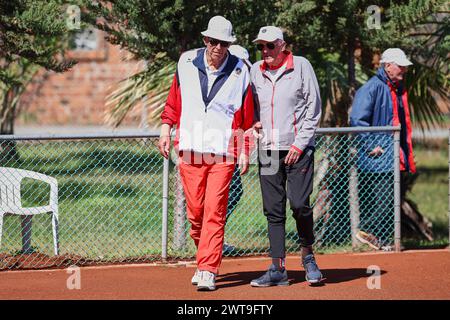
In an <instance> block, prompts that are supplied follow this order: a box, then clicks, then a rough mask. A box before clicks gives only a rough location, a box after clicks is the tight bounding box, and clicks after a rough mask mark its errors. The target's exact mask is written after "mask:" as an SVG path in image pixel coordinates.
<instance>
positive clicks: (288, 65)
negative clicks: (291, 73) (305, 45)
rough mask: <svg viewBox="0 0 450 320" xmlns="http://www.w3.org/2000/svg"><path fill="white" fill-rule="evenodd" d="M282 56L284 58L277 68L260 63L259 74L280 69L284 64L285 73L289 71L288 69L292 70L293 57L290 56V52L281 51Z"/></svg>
mask: <svg viewBox="0 0 450 320" xmlns="http://www.w3.org/2000/svg"><path fill="white" fill-rule="evenodd" d="M283 53H284V54H286V56H285V58H284V59H283V61H281V63H280V64H279V65H278V66H273V67H270V66H268V65H267V63H265V62H264V61H263V63H261V64H260V65H259V68H260V69H261V72H263V73H264V72H265V71H266V70H268V69H269V70H274V69H278V68H280V67H281V66H282V65H283V64H285V63H286V71H287V70H290V69H294V56H293V55H292V52H290V51H288V50H284V51H283Z"/></svg>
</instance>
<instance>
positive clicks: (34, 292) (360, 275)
mask: <svg viewBox="0 0 450 320" xmlns="http://www.w3.org/2000/svg"><path fill="white" fill-rule="evenodd" d="M316 260H317V262H318V264H319V266H320V268H321V270H322V273H323V275H324V277H325V279H324V281H323V282H322V285H321V286H318V287H311V286H309V285H308V283H307V282H306V281H305V273H304V271H303V268H302V267H301V266H300V262H299V258H298V257H297V256H288V257H287V259H286V268H287V270H288V276H289V279H290V286H287V287H270V288H253V287H251V286H250V285H249V283H250V281H251V280H252V279H254V278H257V277H259V276H260V275H261V274H262V273H263V272H265V270H266V269H267V267H268V265H269V263H270V260H269V258H267V257H251V258H224V260H223V263H222V266H221V269H220V274H219V275H218V277H217V282H216V284H217V290H216V291H214V292H197V291H196V287H195V286H193V285H191V284H190V279H191V277H192V275H193V273H194V271H195V267H196V266H195V263H178V264H170V265H161V264H136V265H113V266H99V267H81V268H79V271H75V272H74V271H70V270H68V269H52V270H20V271H1V272H0V299H3V300H11V299H12V300H21V299H27V300H28V299H30V300H36V299H39V300H47V299H52V300H60V299H69V300H70V299H87V300H91V299H100V300H111V299H127V300H134V299H144V300H210V299H211V300H240V301H241V300H316V299H332V300H335V299H344V300H348V299H352V300H353V299H358V300H359V299H363V300H367V299H369V300H379V299H383V300H385V299H400V300H415V299H425V300H437V299H439V300H442V299H443V300H450V251H449V250H448V249H443V250H422V251H405V252H401V253H392V252H386V253H384V252H371V253H354V254H326V255H317V256H316ZM371 270H372V271H371ZM377 270H378V272H379V273H378V274H379V276H377Z"/></svg>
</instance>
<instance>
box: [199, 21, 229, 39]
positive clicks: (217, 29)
mask: <svg viewBox="0 0 450 320" xmlns="http://www.w3.org/2000/svg"><path fill="white" fill-rule="evenodd" d="M202 35H204V36H205V37H210V38H214V39H217V40H222V41H226V42H234V41H236V37H235V36H234V35H233V26H232V25H231V22H230V21H228V20H227V19H225V18H224V17H222V16H214V17H212V18H211V19H209V23H208V29H207V30H205V31H203V32H202Z"/></svg>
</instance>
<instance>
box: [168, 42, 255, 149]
mask: <svg viewBox="0 0 450 320" xmlns="http://www.w3.org/2000/svg"><path fill="white" fill-rule="evenodd" d="M205 50H206V49H205V48H202V49H195V50H191V51H187V52H185V53H183V54H182V55H181V57H180V59H179V61H178V65H177V72H176V74H175V76H174V78H173V81H172V86H171V88H170V91H169V96H168V97H167V101H166V105H165V107H164V111H163V113H162V114H161V122H162V123H166V124H169V125H170V126H176V128H177V131H176V138H175V141H174V146H175V148H176V150H177V151H178V152H180V151H193V152H198V153H210V154H215V155H223V156H233V157H234V158H236V157H237V156H238V154H239V153H240V152H241V151H242V149H243V147H244V141H243V133H244V131H245V130H247V129H249V128H250V127H251V126H252V124H253V113H254V107H253V95H252V90H251V87H250V74H249V70H248V68H247V67H246V66H245V65H244V63H243V62H242V60H240V59H238V58H237V57H235V56H233V55H231V54H230V53H228V54H229V57H228V61H227V64H226V65H225V67H224V68H223V70H222V71H221V72H220V74H219V76H218V77H217V79H216V81H215V82H214V84H213V86H212V88H211V90H210V92H209V94H208V76H207V74H206V68H205V65H204V59H203V56H204V52H205ZM245 146H246V147H245V148H244V151H245V152H246V153H247V154H248V143H246V145H245Z"/></svg>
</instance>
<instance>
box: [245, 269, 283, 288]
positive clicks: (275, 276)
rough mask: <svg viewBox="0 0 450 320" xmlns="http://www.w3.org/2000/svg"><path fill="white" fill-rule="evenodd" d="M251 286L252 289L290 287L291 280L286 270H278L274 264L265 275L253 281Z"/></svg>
mask: <svg viewBox="0 0 450 320" xmlns="http://www.w3.org/2000/svg"><path fill="white" fill-rule="evenodd" d="M250 285H251V286H252V287H270V286H288V285H289V280H288V276H287V272H286V269H282V270H277V268H276V267H275V266H274V265H273V264H272V265H271V266H270V268H269V270H267V272H266V273H265V274H264V275H262V276H261V277H259V278H258V279H255V280H252V281H251V282H250Z"/></svg>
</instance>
